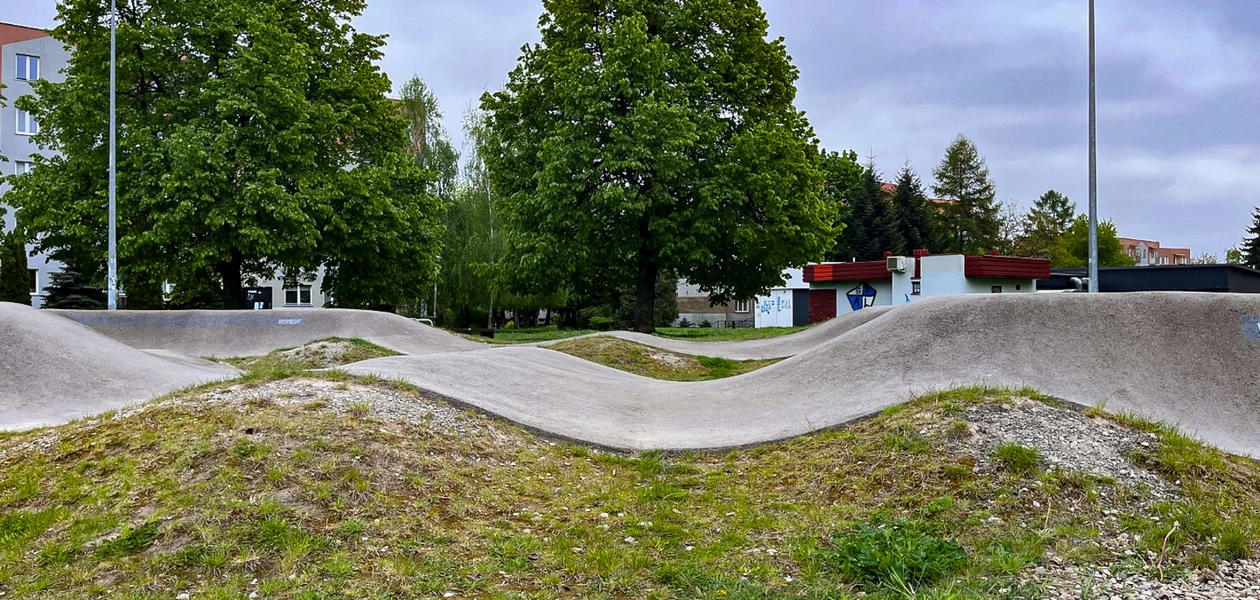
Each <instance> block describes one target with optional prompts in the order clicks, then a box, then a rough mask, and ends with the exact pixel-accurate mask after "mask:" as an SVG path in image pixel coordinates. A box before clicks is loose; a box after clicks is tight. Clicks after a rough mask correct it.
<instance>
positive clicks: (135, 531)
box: [93, 521, 158, 560]
mask: <svg viewBox="0 0 1260 600" xmlns="http://www.w3.org/2000/svg"><path fill="white" fill-rule="evenodd" d="M157 535H158V524H157V522H156V521H149V522H148V523H145V524H143V525H140V526H139V527H130V526H128V527H124V528H123V530H122V532H121V533H119V534H118V537H115V538H113V539H109V540H106V541H104V542H101V544H100V545H99V546H97V547H96V550H94V551H93V554H95V555H96V557H97V558H100V559H103V560H109V559H113V558H119V557H122V556H130V555H132V554H135V553H137V552H141V551H144V550H145V549H147V548H148V547H149V546H152V545H153V541H154V540H156V539H157Z"/></svg>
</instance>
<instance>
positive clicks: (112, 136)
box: [109, 0, 118, 310]
mask: <svg viewBox="0 0 1260 600" xmlns="http://www.w3.org/2000/svg"><path fill="white" fill-rule="evenodd" d="M117 38H118V6H117V3H116V0H109V310H118V227H117V223H118V156H117V146H118V140H117V133H116V130H117V120H116V119H117V117H116V113H117V108H118V107H117V106H116V105H115V100H114V95H115V88H116V86H117V70H118V68H117V65H116V64H115V63H117V55H118V40H117Z"/></svg>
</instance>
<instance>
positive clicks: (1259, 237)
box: [1239, 208, 1260, 269]
mask: <svg viewBox="0 0 1260 600" xmlns="http://www.w3.org/2000/svg"><path fill="white" fill-rule="evenodd" d="M1247 233H1248V234H1250V237H1248V238H1246V239H1244V240H1243V243H1242V246H1241V247H1240V248H1239V249H1240V250H1241V251H1242V264H1244V265H1246V266H1248V267H1251V268H1253V269H1260V208H1256V212H1255V215H1254V217H1253V220H1252V222H1251V227H1249V228H1247Z"/></svg>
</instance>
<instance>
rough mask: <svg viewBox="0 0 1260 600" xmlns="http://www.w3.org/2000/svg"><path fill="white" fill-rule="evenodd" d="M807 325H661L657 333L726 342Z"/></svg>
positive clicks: (774, 334) (793, 330)
mask: <svg viewBox="0 0 1260 600" xmlns="http://www.w3.org/2000/svg"><path fill="white" fill-rule="evenodd" d="M806 329H808V328H807V327H762V328H747V329H714V328H710V327H688V328H686V329H683V328H681V327H660V328H658V329H657V330H656V335H659V336H661V337H667V338H673V339H678V340H691V341H694V342H725V341H737V340H761V339H765V338H772V337H779V336H781V335H789V334H793V333H796V332H798V331H804V330H806Z"/></svg>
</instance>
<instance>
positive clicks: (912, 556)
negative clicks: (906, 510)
mask: <svg viewBox="0 0 1260 600" xmlns="http://www.w3.org/2000/svg"><path fill="white" fill-rule="evenodd" d="M833 542H834V544H835V549H834V550H830V551H825V552H824V553H823V555H822V561H823V567H824V568H825V569H826V570H828V571H829V572H832V573H835V574H837V575H839V576H840V577H842V578H843V579H845V580H847V581H848V582H850V583H854V584H857V585H861V586H864V587H868V588H872V589H875V588H880V587H886V586H896V587H898V588H904V587H905V586H907V585H909V586H914V587H918V586H921V585H931V584H933V583H935V582H937V581H940V580H942V579H944V578H946V577H950V576H952V575H954V574H956V573H958V572H959V571H961V570H962V568H963V567H965V566H966V564H967V552H966V551H965V550H963V548H962V546H959V545H958V543H957V542H955V541H953V540H946V539H941V538H939V537H936V536H933V535H928V534H926V533H923V532H922V531H921V528H919V527H916V526H915V525H914V523H913V522H911V521H895V522H893V523H889V524H886V525H883V526H878V527H876V526H871V525H862V526H860V527H858V529H857V530H855V531H851V532H849V533H846V534H843V535H840V536H835V537H833Z"/></svg>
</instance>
